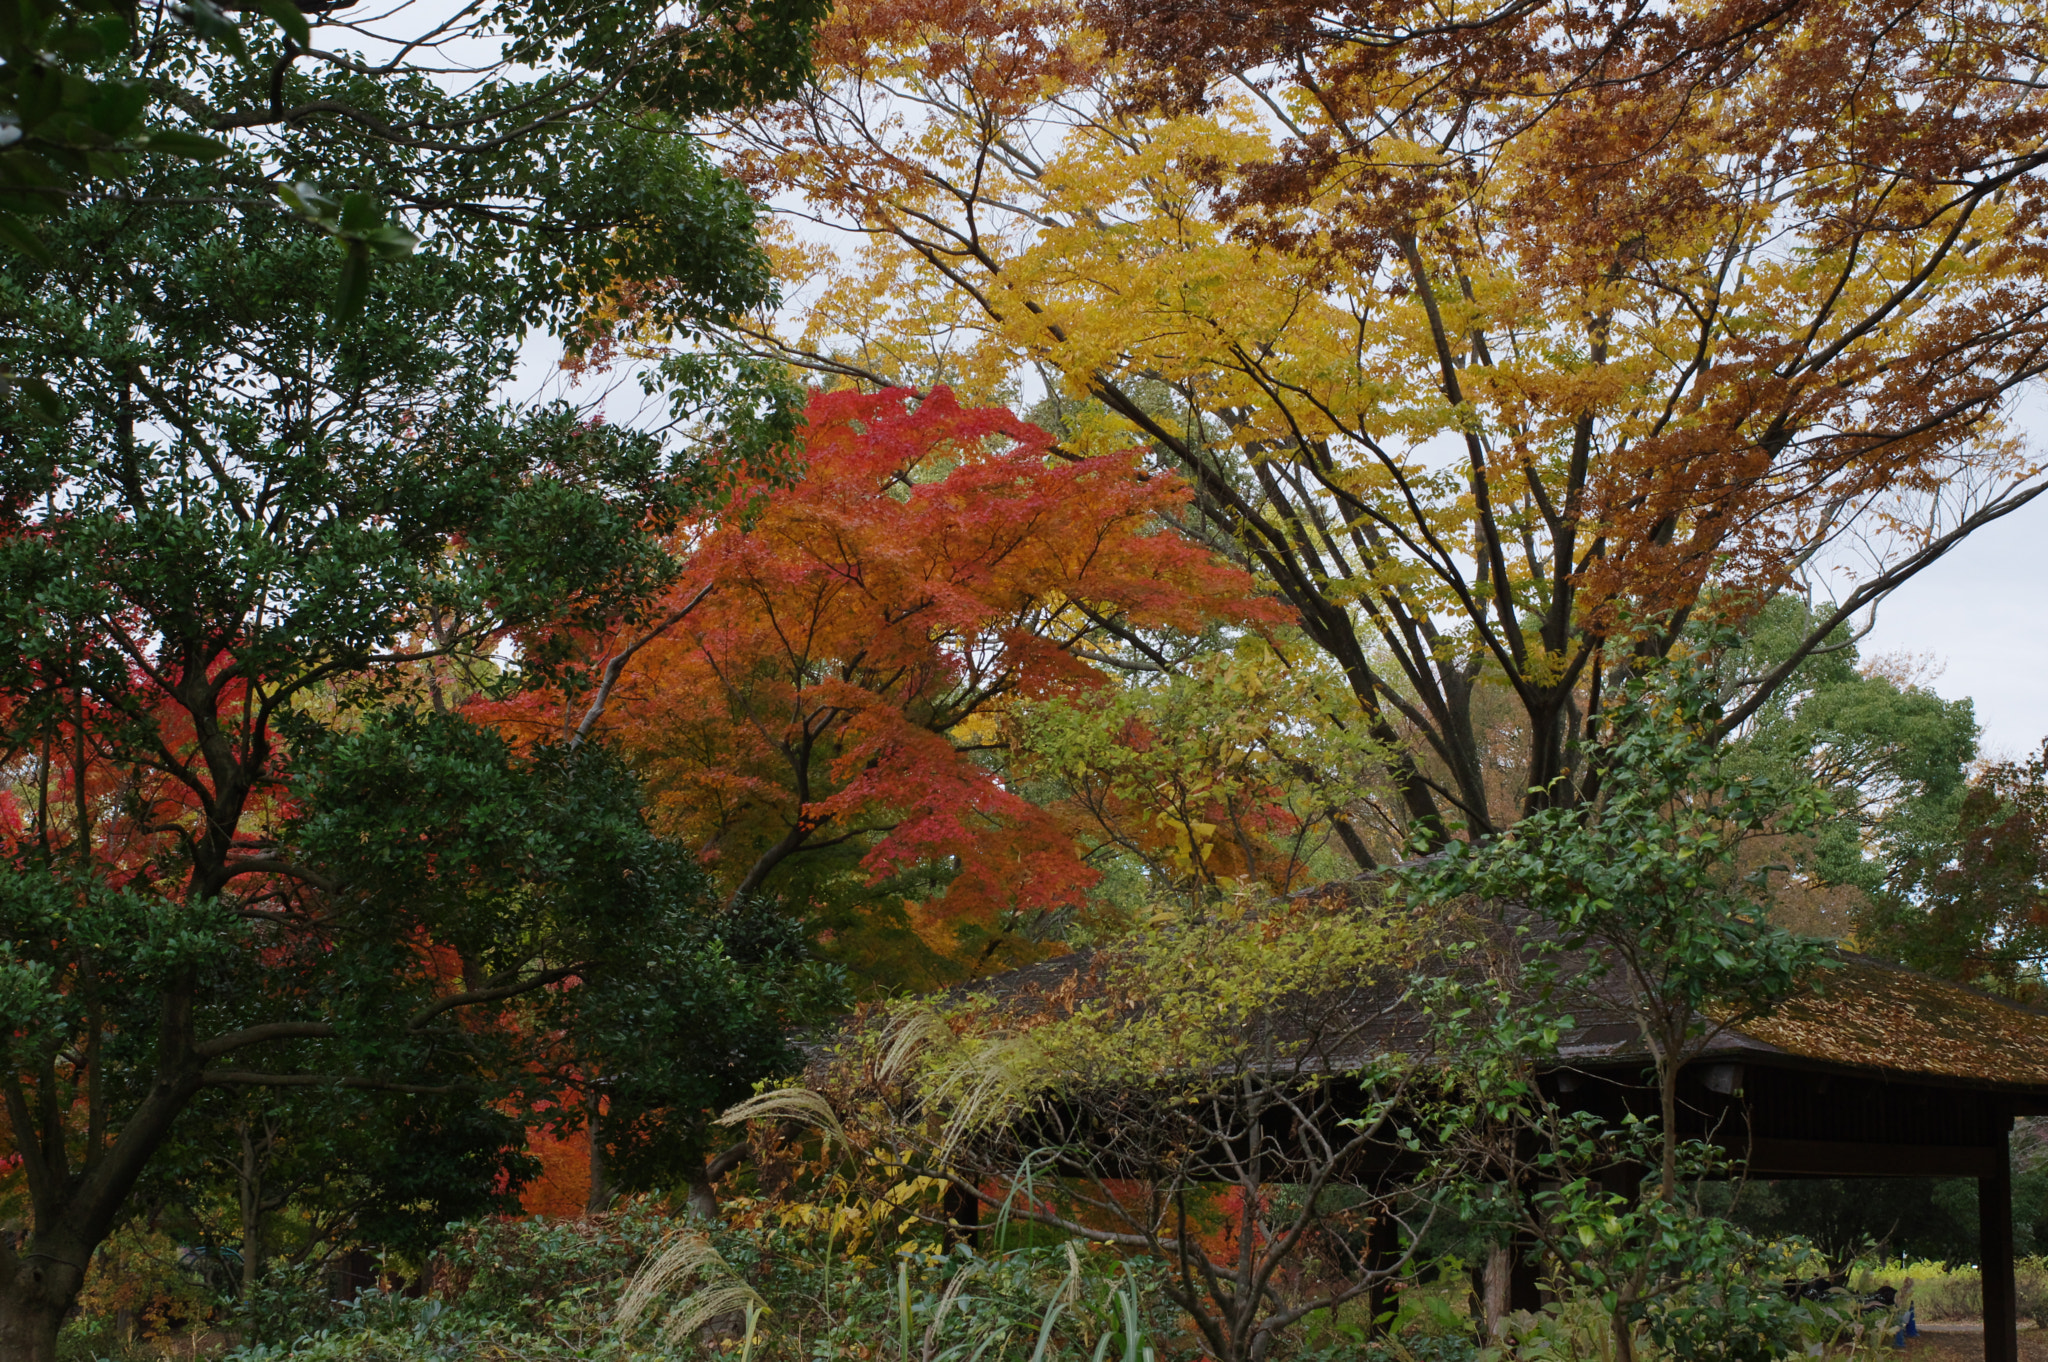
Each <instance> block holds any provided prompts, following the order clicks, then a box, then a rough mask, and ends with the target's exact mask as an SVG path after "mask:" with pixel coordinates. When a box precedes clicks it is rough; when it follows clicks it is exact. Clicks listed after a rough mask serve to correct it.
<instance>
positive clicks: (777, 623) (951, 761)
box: [534, 389, 1264, 984]
mask: <svg viewBox="0 0 2048 1362" xmlns="http://www.w3.org/2000/svg"><path fill="white" fill-rule="evenodd" d="M803 460H804V473H803V476H802V477H801V478H800V479H799V480H798V481H797V482H796V483H795V484H794V485H792V486H789V487H787V488H780V489H771V488H761V489H749V490H748V491H745V492H743V493H741V494H740V499H741V500H742V501H746V502H750V503H751V507H752V509H751V511H750V514H749V515H748V516H747V517H746V518H745V519H744V520H740V521H734V522H732V523H724V524H720V523H714V522H704V523H701V524H699V523H692V524H690V525H687V526H685V527H684V528H683V529H681V530H680V531H679V532H678V539H677V541H676V542H677V551H678V553H679V554H687V556H688V566H687V568H686V569H685V570H684V572H683V573H682V575H681V577H680V578H679V579H678V580H677V582H676V583H675V584H674V586H673V587H671V588H670V589H669V595H668V599H669V600H670V601H672V602H680V603H683V605H685V606H687V607H688V614H687V618H682V619H680V621H679V622H678V623H677V624H676V625H675V627H674V628H672V629H670V630H669V631H668V632H666V633H665V634H663V635H661V636H660V637H658V638H654V639H653V640H652V641H650V642H647V643H646V645H645V647H644V649H643V650H642V651H641V652H639V653H638V654H637V656H636V660H635V662H634V666H633V670H632V672H631V673H629V674H628V679H627V680H626V682H625V683H624V684H623V685H622V687H621V689H620V690H619V692H618V695H617V698H616V699H615V700H614V701H613V702H612V703H611V705H610V708H609V709H608V710H607V711H606V719H605V725H606V729H605V731H607V732H609V733H611V734H613V735H614V736H615V737H616V739H617V741H618V742H619V743H620V744H621V745H622V747H623V749H624V750H625V751H627V752H629V753H630V754H631V755H632V759H633V760H634V762H635V763H636V765H637V766H638V767H639V768H640V769H641V770H642V771H644V772H645V773H646V776H647V779H648V782H649V788H650V791H651V792H652V795H653V798H654V801H655V808H656V810H657V816H658V818H659V820H660V822H661V825H662V826H663V827H664V829H665V830H668V831H671V832H673V833H674V835H676V836H677V837H679V838H681V839H682V840H683V841H685V842H687V843H688V844H690V845H692V846H694V847H697V848H698V849H699V850H700V853H701V854H702V855H703V856H704V857H705V859H706V861H707V862H708V863H709V864H711V865H712V866H713V868H714V871H715V873H716V874H717V875H718V876H719V877H720V878H721V880H722V881H723V882H724V884H725V885H726V886H727V887H728V890H729V892H731V893H734V894H736V895H740V896H745V895H749V894H752V893H755V892H757V891H772V892H775V893H777V894H780V895H782V896H783V897H785V898H787V899H789V900H791V901H792V902H794V903H797V904H799V905H800V906H805V907H806V908H807V909H808V910H811V911H822V912H823V913H824V917H823V919H822V920H823V922H824V924H825V925H826V926H828V927H829V928H831V929H832V930H834V931H835V932H839V933H841V934H842V947H841V949H843V950H845V951H846V953H847V955H848V957H849V959H850V960H851V961H852V962H853V963H856V964H857V965H858V966H859V967H860V968H862V969H863V970H865V971H868V972H870V973H875V974H881V975H884V976H885V977H888V978H889V979H890V980H891V982H892V983H896V984H901V983H903V982H907V981H909V980H910V979H913V978H916V977H919V976H920V975H921V974H924V973H926V972H928V971H930V970H932V969H934V968H935V967H936V968H943V967H940V966H937V965H936V964H935V960H945V959H948V958H953V959H958V958H959V957H961V956H965V955H968V954H969V953H978V954H979V955H980V956H981V957H982V958H983V959H986V958H987V957H988V955H989V954H990V953H991V952H993V951H995V950H996V949H997V948H998V947H999V946H1001V945H1002V944H1003V942H1004V940H1005V939H1006V937H1007V936H1009V935H1011V934H1019V933H1021V934H1022V936H1023V937H1024V938H1025V939H1026V940H1028V939H1030V938H1032V937H1042V936H1043V935H1044V934H1045V929H1046V927H1047V926H1048V924H1049V923H1050V922H1051V921H1052V919H1053V918H1054V916H1055V915H1057V914H1059V913H1061V912H1063V911H1065V910H1068V909H1071V908H1072V907H1074V906H1075V905H1076V904H1077V903H1078V902H1079V901H1080V896H1081V893H1082V891H1083V890H1084V889H1085V888H1086V887H1087V885H1088V884H1089V882H1090V881H1091V880H1092V879H1093V878H1094V876H1093V873H1092V872H1091V871H1090V870H1089V869H1088V868H1087V867H1086V866H1085V865H1084V864H1083V863H1082V862H1081V860H1080V859H1079V857H1078V855H1077V850H1076V847H1075V844H1074V839H1073V835H1072V831H1071V829H1070V828H1069V827H1068V826H1067V825H1066V824H1065V823H1063V822H1062V821H1061V820H1060V819H1059V818H1057V817H1055V816H1054V815H1053V814H1051V813H1049V812H1047V810H1045V809H1043V808H1041V807H1039V806H1037V805H1035V804H1033V803H1032V802H1030V801H1029V800H1027V799H1025V798H1023V797H1022V796H1021V795H1020V794H1019V793H1017V792H1016V791H1015V790H1013V789H1011V788H1009V787H1008V786H1007V785H1006V784H1005V783H1004V782H1003V781H1002V780H1000V779H998V778H997V775H996V773H995V771H994V770H993V769H992V766H991V758H990V756H989V755H985V754H989V753H990V749H992V748H994V747H996V746H997V744H998V743H999V741H1000V728H999V725H998V723H997V719H998V716H999V715H1000V714H1002V713H1003V712H1005V710H1006V708H1007V707H1009V706H1011V705H1013V704H1015V703H1017V702H1020V701H1022V700H1026V699H1036V698H1042V697H1046V696H1050V695H1055V694H1073V695H1083V694H1089V693H1092V692H1093V691H1094V690H1095V689H1096V688H1098V687H1099V686H1101V685H1102V682H1103V678H1102V674H1101V673H1100V672H1099V671H1098V670H1096V669H1095V668H1094V667H1093V666H1091V665H1089V663H1088V661H1087V660H1086V659H1087V657H1089V656H1090V655H1091V654H1097V653H1098V652H1099V650H1100V649H1101V648H1103V647H1110V648H1114V649H1116V650H1118V651H1120V652H1124V651H1128V645H1127V644H1125V643H1124V642H1123V641H1122V640H1123V639H1125V638H1139V637H1140V635H1139V632H1138V631H1145V630H1152V631H1181V632H1183V633H1188V632H1198V631H1200V630H1202V629H1204V628H1205V627H1208V626H1210V625H1212V624H1214V623H1216V622H1218V621H1233V622H1239V623H1243V622H1248V621H1254V620H1257V619H1260V618H1262V617H1263V614H1264V612H1263V611H1262V609H1261V607H1260V606H1259V605H1258V603H1256V602H1254V601H1252V600H1250V599H1249V598H1248V593H1247V589H1248V586H1249V583H1248V581H1247V579H1246V578H1245V577H1244V575H1243V574H1242V573H1240V572H1238V571H1236V570H1235V569H1233V568H1231V567H1229V566H1228V565H1227V564H1223V563H1219V562H1217V561H1216V560H1215V559H1214V557H1213V556H1212V555H1211V554H1209V553H1207V552H1206V551H1204V550H1203V549H1201V548H1200V547H1198V546H1196V545H1192V544H1189V543H1187V542H1186V541H1185V540H1182V539H1180V538H1178V537H1176V536H1172V535H1168V534H1162V533H1158V532H1157V531H1158V529H1159V524H1158V521H1159V517H1160V516H1161V515H1162V514H1164V513H1167V512H1168V511H1170V510H1171V509H1172V508H1174V507H1176V506H1178V505H1179V504H1180V503H1181V501H1182V500H1183V499H1184V497H1185V493H1184V491H1183V490H1182V489H1181V488H1179V487H1178V485H1176V484H1175V483H1173V482H1171V481H1168V480H1163V479H1158V478H1151V479H1148V478H1145V477H1143V476H1141V475H1140V474H1139V472H1138V471H1137V469H1136V468H1135V467H1134V465H1133V463H1132V461H1131V460H1129V459H1108V458H1105V459H1097V460H1088V461H1085V462H1081V463H1074V462H1071V461H1063V460H1059V459H1057V458H1055V457H1053V456H1052V454H1051V452H1050V450H1049V449H1048V440H1047V437H1046V436H1045V434H1044V433H1043V432H1041V431H1039V430H1037V429H1036V428H1034V427H1032V426H1029V425H1026V424H1024V423H1023V422H1021V421H1018V420H1017V419H1016V418H1015V417H1013V416H1011V415H1010V414H1009V413H1007V412H1005V411H1001V410H997V409H992V408H966V407H962V406H961V405H960V404H959V403H958V402H956V401H955V400H954V398H953V396H952V394H951V393H950V392H948V391H946V390H944V389H940V390H938V391H936V392H934V393H932V394H931V395H930V396H928V397H925V398H923V399H918V398H916V397H914V396H913V395H911V394H908V393H905V392H902V391H900V390H891V391H885V392H882V393H878V394H874V395H871V396H870V395H862V394H859V393H856V392H852V391H842V392H836V393H829V394H824V395H821V396H818V397H816V398H814V399H813V400H812V403H811V407H810V412H809V424H808V426H807V429H806V434H805V438H804V445H803ZM1141 641H1142V639H1141ZM586 646H587V649H588V651H589V652H590V655H591V656H592V657H598V656H600V655H604V654H605V653H606V650H608V649H611V650H613V652H614V653H616V649H615V648H614V640H613V639H612V638H611V637H610V636H605V637H599V638H594V639H591V640H589V641H588V643H587V645H586ZM534 703H536V704H539V703H540V702H539V700H538V698H536V700H535V702H534ZM565 712H566V711H565ZM849 891H851V893H850V895H849ZM849 897H850V898H851V902H849ZM891 899H893V900H895V902H896V903H898V904H900V905H901V907H900V909H898V910H897V911H900V912H901V914H902V915H903V917H902V919H901V922H902V926H899V927H898V928H897V929H896V941H895V943H893V944H892V943H891V942H890V940H889V933H888V922H887V919H888V917H889V916H890V915H891V912H890V910H891V908H892V906H893V905H892V904H891V903H890V902H889V900H891ZM877 900H880V903H879V905H877V906H870V905H876V901H877ZM863 901H865V902H863ZM835 905H836V907H837V910H838V915H836V916H835V915H834V909H835ZM905 928H907V929H908V930H905ZM862 933H866V934H867V939H866V940H865V941H862V940H860V937H861V935H862ZM913 934H914V935H913ZM905 938H908V939H907V940H906V939H905ZM878 950H879V951H883V952H885V954H883V955H880V956H876V957H874V958H863V956H862V952H864V951H878Z"/></svg>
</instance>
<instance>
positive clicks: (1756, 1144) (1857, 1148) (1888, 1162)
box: [1729, 1136, 2007, 1178]
mask: <svg viewBox="0 0 2048 1362" xmlns="http://www.w3.org/2000/svg"><path fill="white" fill-rule="evenodd" d="M1746 1152H1747V1155H1748V1158H1747V1162H1748V1165H1749V1175H1750V1176H1751V1177H1757V1178H1782V1177H1821V1178H1926V1177H1946V1178H1983V1177H1990V1176H1992V1175H1993V1174H1995V1173H1996V1172H1997V1170H1998V1169H2000V1168H2004V1167H2006V1165H2007V1159H2006V1153H2005V1149H2004V1148H2003V1147H2002V1146H1997V1147H1994V1146H1991V1145H1937V1144H1864V1143H1859V1142H1853V1141H1848V1140H1773V1139H1768V1138H1764V1137H1761V1136H1760V1137H1758V1138H1756V1139H1754V1140H1751V1141H1750V1142H1749V1147H1748V1149H1747V1151H1746ZM1729 1153H1730V1154H1732V1155H1734V1156H1735V1157H1736V1158H1737V1159H1738V1160H1740V1159H1742V1158H1743V1156H1744V1154H1745V1150H1744V1149H1743V1147H1742V1146H1741V1145H1739V1144H1737V1145H1733V1146H1732V1147H1731V1148H1730V1149H1729Z"/></svg>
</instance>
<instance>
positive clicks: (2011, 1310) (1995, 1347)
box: [1977, 1141, 2020, 1362]
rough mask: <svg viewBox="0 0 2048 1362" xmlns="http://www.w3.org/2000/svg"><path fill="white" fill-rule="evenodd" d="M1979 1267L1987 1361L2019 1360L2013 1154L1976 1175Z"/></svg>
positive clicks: (2003, 1152) (2005, 1153)
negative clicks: (2014, 1251)
mask: <svg viewBox="0 0 2048 1362" xmlns="http://www.w3.org/2000/svg"><path fill="white" fill-rule="evenodd" d="M1977 1267H1978V1270H1979V1271H1980V1272H1981V1273H1982V1274H1983V1279H1984V1362H2019V1358H2020V1312H2019V1300H2018V1297H2017V1295H2016V1294H2015V1292H2014V1290H2013V1280H2012V1155H2011V1151H2010V1142H2009V1141H2007V1142H2005V1147H2001V1148H2000V1149H1999V1150H1998V1162H1997V1166H1996V1167H1995V1168H1991V1169H1987V1170H1986V1171H1985V1172H1984V1173H1983V1174H1982V1175H1980V1176H1979V1177H1978V1179H1977Z"/></svg>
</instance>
